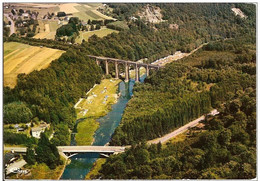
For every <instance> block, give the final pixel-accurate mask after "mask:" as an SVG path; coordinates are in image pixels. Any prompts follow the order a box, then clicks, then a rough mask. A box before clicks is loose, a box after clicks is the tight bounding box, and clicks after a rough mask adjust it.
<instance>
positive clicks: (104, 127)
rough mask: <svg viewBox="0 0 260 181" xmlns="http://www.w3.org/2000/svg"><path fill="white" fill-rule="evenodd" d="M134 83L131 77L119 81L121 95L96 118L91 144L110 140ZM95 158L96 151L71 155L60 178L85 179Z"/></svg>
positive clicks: (103, 143)
mask: <svg viewBox="0 0 260 181" xmlns="http://www.w3.org/2000/svg"><path fill="white" fill-rule="evenodd" d="M145 77H146V76H142V77H141V82H143V81H144V79H145ZM134 83H135V81H134V80H132V79H131V80H130V81H129V82H128V83H125V82H123V81H122V82H120V83H119V85H118V90H119V92H120V93H121V96H120V97H119V99H118V101H117V103H116V104H114V105H112V110H111V111H110V112H109V113H108V114H107V115H105V116H104V117H101V118H99V119H97V121H98V122H99V123H100V125H99V128H98V129H97V131H96V133H95V135H94V139H95V140H94V142H93V144H92V145H97V146H104V145H105V144H107V143H108V142H109V141H110V139H111V136H112V134H113V133H114V131H115V129H116V127H117V126H118V125H119V123H120V121H121V118H122V115H123V112H124V110H125V107H126V104H127V102H128V101H129V100H130V99H131V96H132V94H133V92H132V90H133V86H134ZM71 144H73V145H74V144H75V142H74V141H72V143H71ZM97 158H99V154H98V153H85V154H78V155H75V156H73V157H71V158H70V159H71V163H70V164H69V165H67V166H66V168H65V170H64V172H63V174H62V176H61V178H60V179H71V180H81V179H82V180H83V179H85V176H86V174H87V173H88V172H89V171H90V169H91V168H92V166H93V163H94V162H95V161H96V159H97Z"/></svg>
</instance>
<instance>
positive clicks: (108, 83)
mask: <svg viewBox="0 0 260 181" xmlns="http://www.w3.org/2000/svg"><path fill="white" fill-rule="evenodd" d="M120 81H121V80H120V79H118V80H116V79H104V80H102V82H101V84H98V85H96V86H95V87H94V88H93V89H92V90H91V91H90V92H89V93H88V98H87V99H83V100H82V101H81V102H80V103H79V104H78V105H77V108H76V111H77V119H80V118H86V119H85V120H84V121H81V122H80V123H79V124H78V126H77V134H76V136H75V139H76V142H77V145H90V144H91V143H92V141H93V135H94V133H95V131H96V129H97V128H98V122H96V119H97V118H99V117H102V116H105V115H106V114H107V113H108V112H109V110H110V109H111V106H112V104H114V103H115V102H116V101H117V94H116V92H117V84H119V82H120ZM105 87H106V91H105ZM106 96H108V98H107V101H105V97H106ZM86 109H87V110H88V111H87V113H86V114H85V115H84V112H83V111H84V110H86Z"/></svg>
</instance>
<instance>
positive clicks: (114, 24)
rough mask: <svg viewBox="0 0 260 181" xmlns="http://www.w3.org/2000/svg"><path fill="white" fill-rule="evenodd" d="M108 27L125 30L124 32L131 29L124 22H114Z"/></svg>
mask: <svg viewBox="0 0 260 181" xmlns="http://www.w3.org/2000/svg"><path fill="white" fill-rule="evenodd" d="M107 25H108V26H109V25H110V26H111V25H113V26H114V27H115V28H119V29H124V30H128V29H129V27H128V25H127V24H126V22H124V21H115V22H112V23H108V24H107Z"/></svg>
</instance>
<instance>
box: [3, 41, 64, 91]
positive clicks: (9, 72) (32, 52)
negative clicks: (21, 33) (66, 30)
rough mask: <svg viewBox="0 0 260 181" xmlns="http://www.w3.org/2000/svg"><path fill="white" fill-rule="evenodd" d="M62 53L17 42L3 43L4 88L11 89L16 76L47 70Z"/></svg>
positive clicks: (14, 83)
mask: <svg viewBox="0 0 260 181" xmlns="http://www.w3.org/2000/svg"><path fill="white" fill-rule="evenodd" d="M62 53H64V51H62V50H57V49H51V48H46V47H42V48H41V47H36V46H30V45H27V44H22V43H17V42H5V43H4V86H9V87H11V88H13V87H14V86H15V85H16V81H17V75H18V74H21V73H25V74H29V73H30V72H32V71H33V70H41V69H44V68H47V67H48V65H49V64H50V63H51V62H52V61H53V60H55V59H57V58H59V57H60V56H61V54H62Z"/></svg>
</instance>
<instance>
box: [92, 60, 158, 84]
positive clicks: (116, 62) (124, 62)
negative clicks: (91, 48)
mask: <svg viewBox="0 0 260 181" xmlns="http://www.w3.org/2000/svg"><path fill="white" fill-rule="evenodd" d="M88 57H90V58H92V59H95V60H96V63H97V65H100V63H101V62H103V63H104V64H105V67H106V75H108V74H109V68H108V64H109V62H112V63H114V65H115V74H116V75H115V78H116V79H118V78H119V70H118V65H119V64H122V65H123V66H124V67H125V82H128V81H129V79H130V74H129V68H130V66H133V67H134V70H135V81H136V82H139V79H140V73H139V69H140V68H141V67H144V68H145V69H146V75H147V76H149V71H150V70H151V69H155V70H159V69H160V66H159V65H152V64H146V63H139V62H133V61H128V60H120V59H115V58H108V57H99V56H93V55H88Z"/></svg>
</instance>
